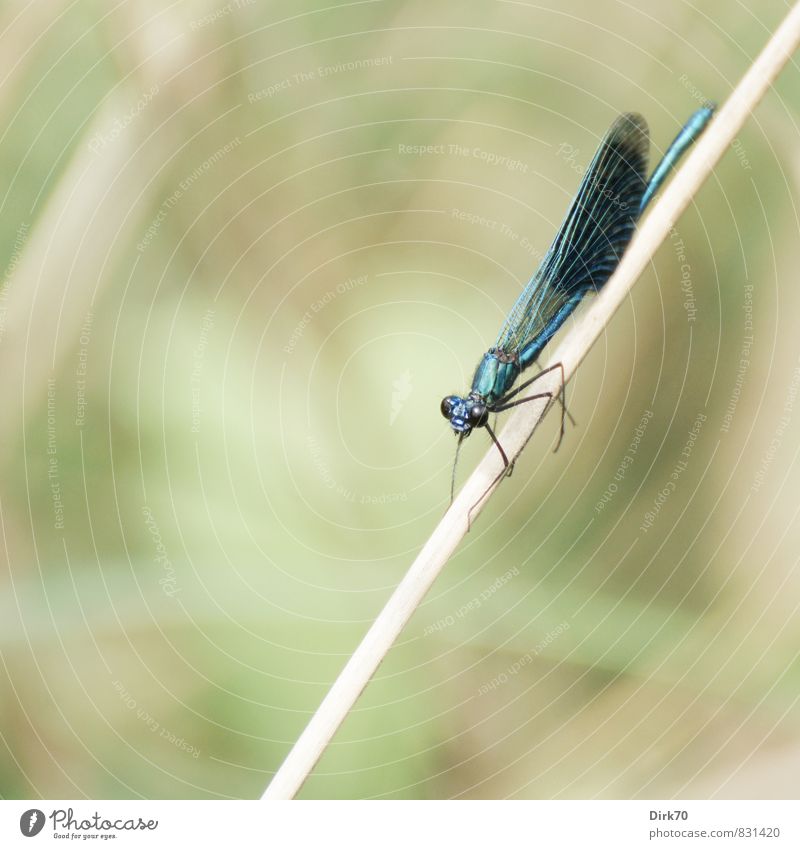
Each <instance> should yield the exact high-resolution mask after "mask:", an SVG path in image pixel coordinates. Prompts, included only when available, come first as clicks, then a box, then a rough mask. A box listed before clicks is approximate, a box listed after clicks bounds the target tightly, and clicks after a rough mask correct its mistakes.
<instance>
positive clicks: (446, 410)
mask: <svg viewBox="0 0 800 849" xmlns="http://www.w3.org/2000/svg"><path fill="white" fill-rule="evenodd" d="M458 400H459V399H458V398H456V396H455V395H448V396H446V397H445V398H442V403H441V406H440V409H441V411H442V415H443V416H444V417H445V418H446V419H449V418H450V416H451V414H452V412H453V407H455V405H456V404H457V403H458Z"/></svg>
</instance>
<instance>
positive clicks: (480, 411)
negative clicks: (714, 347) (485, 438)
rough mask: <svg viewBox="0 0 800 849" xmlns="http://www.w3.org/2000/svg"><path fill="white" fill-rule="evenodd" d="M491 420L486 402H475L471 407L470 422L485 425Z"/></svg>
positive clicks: (474, 424)
mask: <svg viewBox="0 0 800 849" xmlns="http://www.w3.org/2000/svg"><path fill="white" fill-rule="evenodd" d="M488 421H489V411H488V410H487V409H486V404H473V405H472V406H471V407H470V408H469V423H470V424H471V425H472V426H473V427H483V426H484V425H485V424H486V422H488Z"/></svg>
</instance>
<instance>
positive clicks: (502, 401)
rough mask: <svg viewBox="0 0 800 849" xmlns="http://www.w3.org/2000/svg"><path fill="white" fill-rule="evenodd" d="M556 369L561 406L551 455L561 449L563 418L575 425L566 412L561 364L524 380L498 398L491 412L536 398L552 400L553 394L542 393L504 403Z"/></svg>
mask: <svg viewBox="0 0 800 849" xmlns="http://www.w3.org/2000/svg"><path fill="white" fill-rule="evenodd" d="M556 369H561V388H560V390H559V393H558V401H559V404H560V405H561V430H560V431H559V434H558V442H557V443H556V447H555V448H554V449H553V453H555V452H556V451H558V449H559V448H560V447H561V440H562V439H563V438H564V434H565V433H566V423H565V417H569V420H570V421H571V422H572V424H573V425H574V424H575V419H574V418H572V416H571V415H570V412H569V410H567V405H566V385H565V383H564V366H563V364H562V363H556V364H555V365H552V366H548V367H547V368H546V369H542V370H541V371H540V372H539V374H537V375H535V376H534V377H532V378H531V379H530V380H526V381H525V382H524V383H521V384H520V385H519V386H518V387H517V388H516V389H515V390H514V391H513V392H509V393H508V395H504V396H503V397H502V398H500V399H499V401H498V403H497V405H495V406H494V407H492V412H498V413H499V412H501V411H502V410H509V409H511V407H515V406H516V405H517V404H521V403H524V401H534V400H536V399H537V398H544V397H546V396H549V397H550V398H552V397H553V394H552V393H551V392H543V393H541V394H539V395H530V396H528V397H527V398H525V399H523V400H522V401H516V402H514V403H513V404H507V403H506V402H507V401H508V400H509V399H511V398H514V397H516V396H517V395H519V393H520V392H522V390H523V389H527V387H529V386H530V385H531V384H532V383H534V382H535V381H537V380H539V378H540V377H542V375H545V374H548V372H551V371H555V370H556Z"/></svg>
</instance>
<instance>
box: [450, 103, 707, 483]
mask: <svg viewBox="0 0 800 849" xmlns="http://www.w3.org/2000/svg"><path fill="white" fill-rule="evenodd" d="M713 112H714V104H711V103H709V104H706V105H705V106H703V107H702V108H701V109H698V110H697V111H696V112H694V113H693V114H692V115H691V117H690V118H689V120H688V121H687V122H686V124H685V125H684V126H683V128H682V129H681V131H680V132H679V133H678V135H677V136H676V137H675V139H674V140H673V142H672V144H671V145H670V146H669V148H668V149H667V152H666V153H665V154H664V156H663V158H662V159H661V161H660V162H659V164H658V166H657V167H656V169H655V171H653V174H652V176H651V177H650V179H649V180H648V179H647V176H646V175H647V160H648V149H649V146H650V142H649V137H648V129H647V122H646V121H645V119H644V118H643V117H642V116H641V115H638V114H636V113H633V112H628V113H625V114H623V115H620V116H619V117H618V118H617V119H616V121H614V123H613V124H612V125H611V127H610V128H609V130H608V132H607V133H606V135H605V137H604V138H603V141H602V142H601V143H600V147H599V148H598V149H597V152H596V153H595V155H594V158H593V159H592V162H591V164H590V165H589V168H588V170H587V171H586V173H585V174H584V176H583V179H582V180H581V183H580V186H579V187H578V193H577V194H576V196H575V198H574V200H573V201H572V204H571V206H570V208H569V210H568V211H567V214H566V216H565V218H564V220H563V222H562V224H561V226H560V227H559V229H558V232H557V233H556V236H555V239H554V240H553V243H552V245H550V248H549V250H548V251H547V253H546V254H545V257H544V259H543V260H542V262H541V265H540V266H539V268H538V269H537V270H536V272H535V274H534V275H533V277H532V278H531V280H530V282H529V283H528V285H527V286H526V287H525V289H524V290H523V291H522V293H521V294H520V296H519V298H518V299H517V302H516V303H515V304H514V306H513V307H512V309H511V312H510V313H509V315H508V318H507V319H506V321H505V323H504V324H503V327H502V329H501V330H500V334H499V336H498V337H497V341H496V342H495V344H494V346H493V347H492V348H490V349H489V350H488V351H487V352H486V353H485V354H484V355H483V358H482V359H481V361H480V363H478V367H477V369H476V370H475V376H474V377H473V378H472V387H471V388H470V391H469V393H468V394H467V395H465V396H461V395H447V396H446V397H445V398H443V399H442V403H441V411H442V415H443V416H444V417H445V418H446V419H447V420H448V421H449V422H450V427H452V429H453V431H454V432H455V433H456V434H457V436H458V445H457V447H456V463H457V462H458V449H459V448H460V447H461V443H462V442H463V440H464V439H465V438H466V437H468V436H469V435H470V433H472V431H473V430H474V429H475V428H479V427H482V428H486V430H487V432H488V434H489V436H490V437H491V438H492V441H493V442H494V444H495V445H496V446H497V450H498V451H499V452H500V456H501V457H502V459H503V464H504V471H503V472H502V473H501V474H506V473H507V472H509V471H510V466H511V464H510V463H509V460H508V457H507V456H506V452H505V450H504V449H503V446H502V445H501V444H500V442H499V440H498V439H497V436H496V435H495V432H494V430H493V429H492V428H491V427H490V425H489V414H490V413H502V412H504V411H505V410H509V409H511V408H512V407H516V406H518V405H520V404H525V403H527V402H529V401H534V400H536V399H541V398H547V399H548V401H552V400H553V393H552V392H539V393H535V394H533V395H525V396H523V397H519V396H520V394H521V393H522V392H523V391H524V390H525V389H527V388H528V387H529V386H531V385H532V384H533V383H534V382H535V381H537V380H539V379H540V378H541V377H543V376H544V375H545V374H547V373H549V372H552V371H554V370H557V369H561V391H560V401H561V406H562V410H563V413H564V414H566V408H565V406H564V367H563V366H562V365H561V364H560V363H556V364H555V365H552V366H550V367H549V368H546V369H544V370H542V371H540V372H539V373H538V374H536V375H535V376H534V377H532V378H531V379H530V380H526V381H525V382H524V383H522V384H520V385H519V386H518V387H517V388H516V389H513V388H512V387H513V386H514V384H515V383H516V381H517V378H518V377H519V376H520V374H522V372H523V371H524V370H525V369H526V368H528V367H529V366H530V365H532V364H533V363H535V362H536V360H537V358H538V357H539V354H540V353H541V352H542V349H543V348H544V347H545V346H546V345H547V343H548V342H549V341H550V339H552V337H553V336H554V335H555V333H556V332H557V331H558V329H559V328H560V327H561V325H562V324H564V322H565V321H566V320H567V318H568V317H569V316H570V315H571V314H572V312H573V311H574V309H575V308H576V307H577V306H578V304H579V303H580V302H581V300H582V298H583V297H584V295H586V294H587V293H588V292H597V291H598V290H599V289H600V288H601V287H602V286H603V284H604V283H605V282H606V281H607V280H608V278H609V277H611V274H612V273H613V271H614V269H615V268H616V267H617V265H618V264H619V261H620V259H621V258H622V255H623V253H624V252H625V249H626V248H627V247H628V244H629V242H630V240H631V238H632V237H633V233H634V230H635V228H636V222H637V221H638V220H639V218H640V216H641V215H642V213H643V212H644V210H645V209H646V207H647V205H648V204H649V203H650V201H651V200H652V198H653V196H654V195H655V193H656V192H657V191H658V189H659V188H660V186H661V184H662V183H663V182H664V180H665V179H666V178H667V175H668V174H669V172H670V170H671V168H672V167H673V166H674V165H675V163H676V162H677V161H678V160H679V159H680V157H681V156H682V155H683V153H684V152H685V151H686V150H687V148H689V147H690V146H691V144H692V143H693V142H694V141H695V140H696V139H697V138H698V137H699V136H700V134H701V133H702V132H703V130H704V129H705V127H706V125H707V124H708V122H709V121H710V120H711V116H712V114H713ZM564 414H562V417H561V433H560V436H559V444H560V442H561V437H563V435H564ZM556 447H558V445H557V446H556ZM455 470H456V464H455V463H454V465H453V480H452V485H451V491H450V495H451V499H452V496H453V493H454V491H455Z"/></svg>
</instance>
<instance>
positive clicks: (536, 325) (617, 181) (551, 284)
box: [495, 113, 650, 353]
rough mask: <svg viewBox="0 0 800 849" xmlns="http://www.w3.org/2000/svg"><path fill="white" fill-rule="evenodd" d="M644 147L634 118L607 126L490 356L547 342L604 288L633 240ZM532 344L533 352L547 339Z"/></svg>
mask: <svg viewBox="0 0 800 849" xmlns="http://www.w3.org/2000/svg"><path fill="white" fill-rule="evenodd" d="M649 146H650V142H649V138H648V131H647V123H646V121H645V120H644V118H643V117H642V116H641V115H637V114H634V113H626V114H624V115H620V116H619V118H617V120H616V121H614V123H613V124H612V125H611V127H610V129H609V130H608V132H607V133H606V135H605V137H604V139H603V141H602V142H601V143H600V147H599V148H598V149H597V153H595V155H594V159H593V160H592V163H591V165H590V166H589V169H588V170H587V172H586V174H585V175H584V177H583V180H581V184H580V186H579V188H578V193H577V195H576V196H575V199H574V200H573V201H572V205H571V206H570V208H569V210H568V212H567V214H566V217H565V218H564V221H563V222H562V224H561V227H560V228H559V230H558V233H557V234H556V237H555V239H554V240H553V244H552V245H551V246H550V248H549V250H548V251H547V254H546V255H545V257H544V259H543V260H542V263H541V265H540V266H539V268H538V269H537V271H536V273H535V274H534V275H533V278H532V279H531V281H530V283H528V285H527V286H526V287H525V289H524V291H523V292H522V294H521V295H520V296H519V298H518V299H517V302H516V304H514V307H513V309H512V310H511V313H510V314H509V316H508V318H507V319H506V322H505V324H504V325H503V329H502V330H501V331H500V335H499V336H498V338H497V342H496V343H495V347H496V348H499V349H501V350H503V351H506V352H508V353H513V352H516V351H519V350H520V349H522V348H525V347H528V346H530V343H531V342H533V341H534V340H536V339H537V337H540V336H541V335H542V334H543V333H545V334H546V335H547V338H548V339H549V338H550V337H551V336H552V335H553V334H554V333H555V332H556V331H557V330H558V327H559V326H560V325H561V324H563V322H564V321H565V320H566V318H567V316H568V315H569V314H570V312H572V309H574V307H575V306H576V305H577V304H578V302H579V300H580V297H581V296H582V295H583V294H584V293H585V292H587V291H589V290H591V289H595V290H597V289H600V287H601V286H603V284H604V283H605V282H606V281H607V280H608V278H609V277H610V276H611V274H612V272H613V271H614V269H615V268H616V266H617V264H618V263H619V260H620V259H621V257H622V254H623V253H624V252H625V249H626V248H627V247H628V243H629V242H630V240H631V238H632V237H633V233H634V228H635V227H636V221H637V219H638V217H639V206H640V204H641V200H642V196H643V195H644V191H645V188H646V187H647V179H646V174H647V157H648V149H649ZM568 304H571V307H568V306H567V305H568ZM556 316H558V317H559V319H558V320H557V321H556V322H554V321H553V319H554V318H555V317H556ZM554 325H555V326H554ZM539 341H540V342H541V345H536V346H535V347H536V348H537V349H538V350H540V349H541V347H544V344H545V343H546V339H544V338H542V339H540V340H539Z"/></svg>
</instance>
